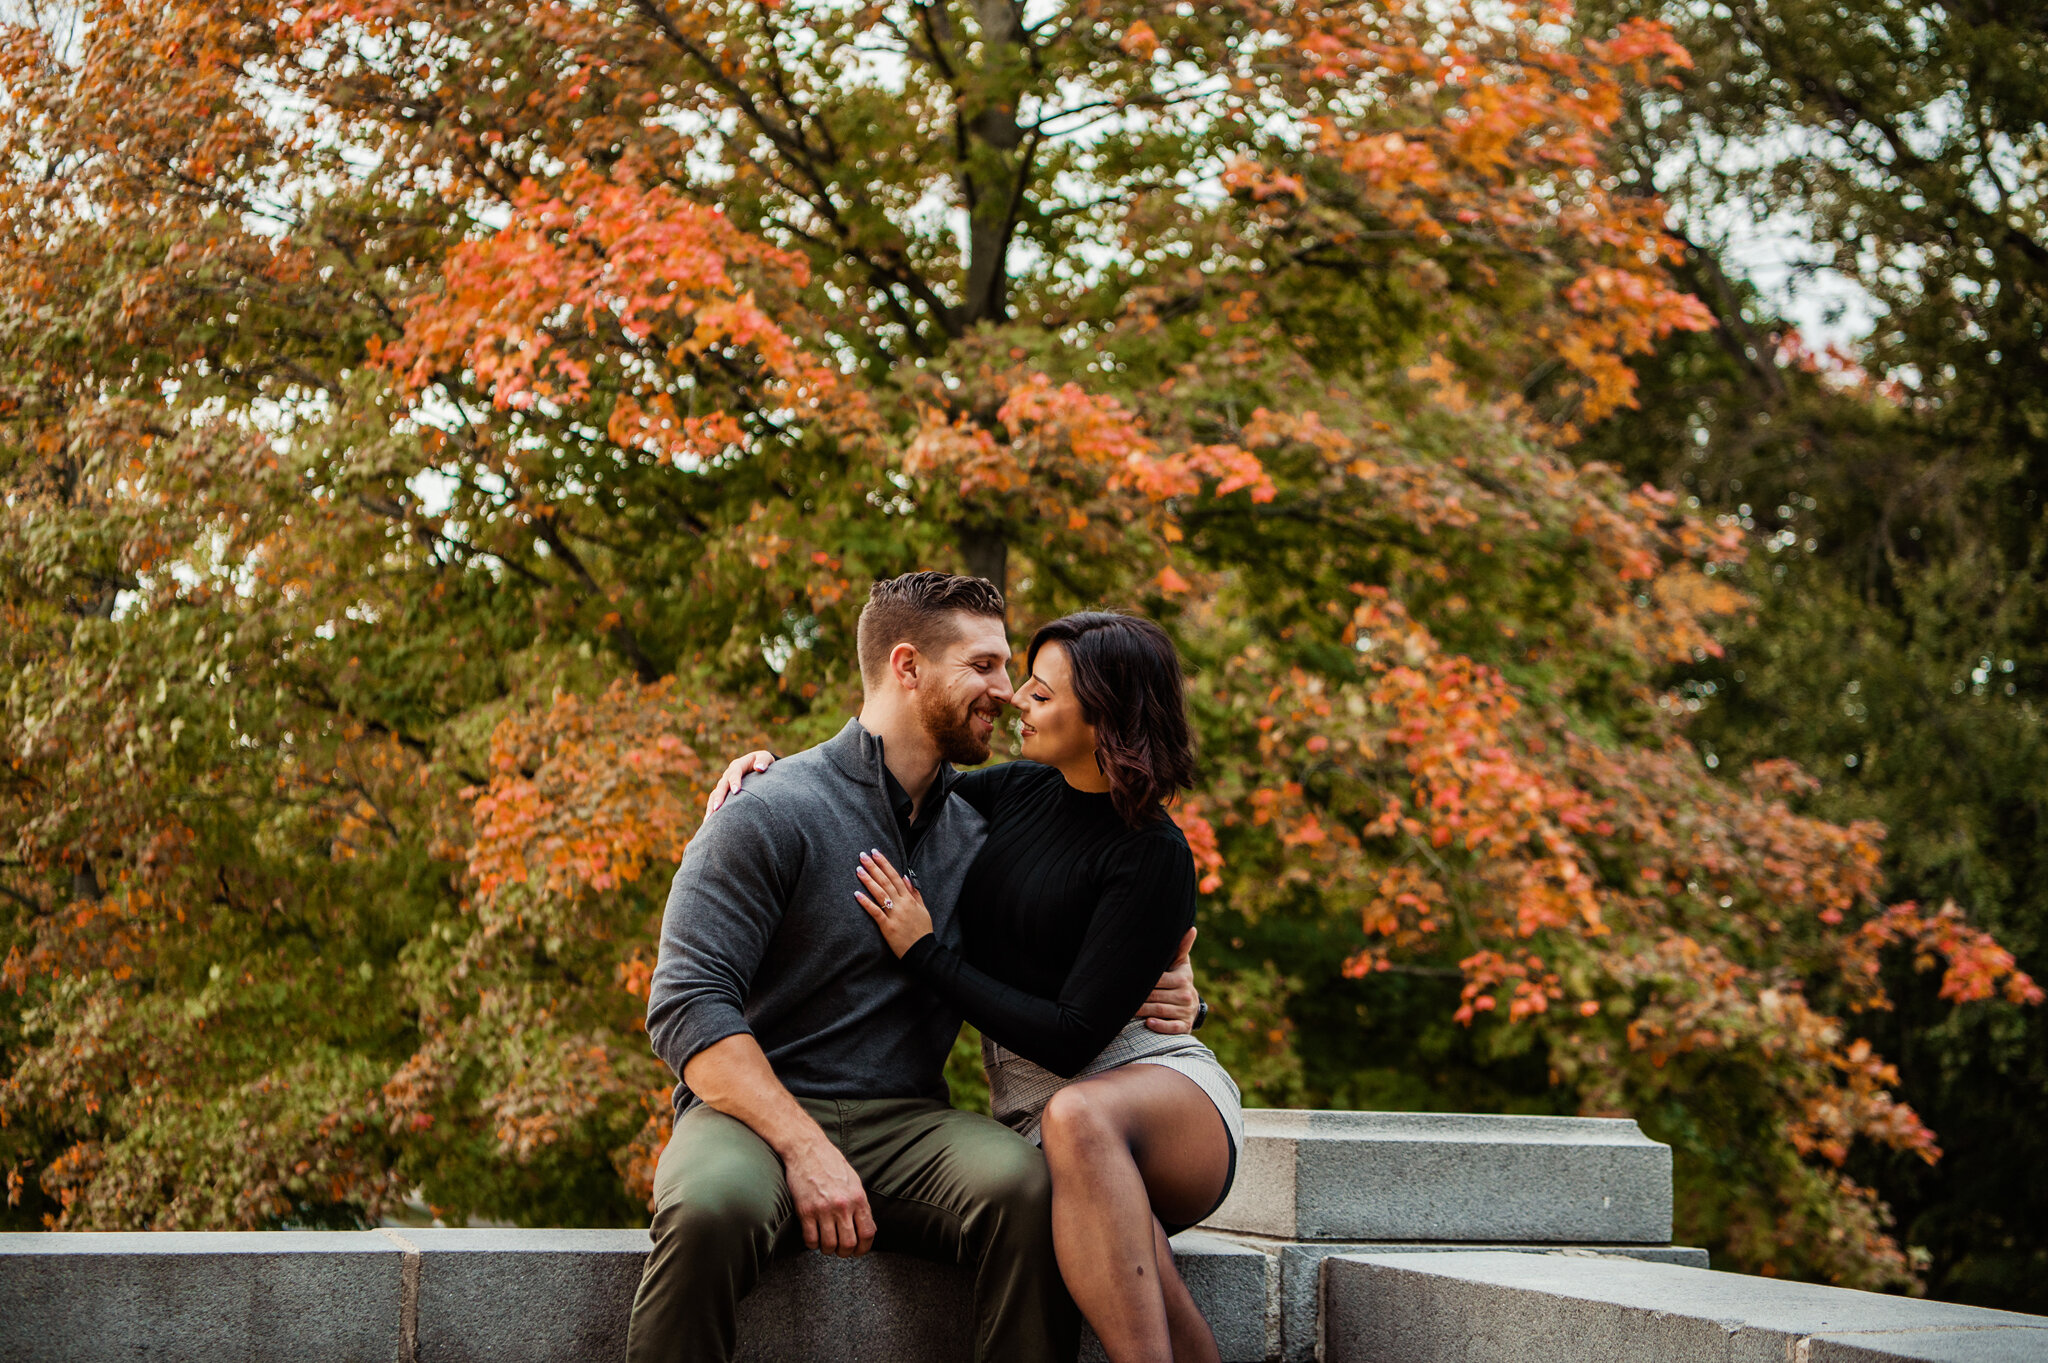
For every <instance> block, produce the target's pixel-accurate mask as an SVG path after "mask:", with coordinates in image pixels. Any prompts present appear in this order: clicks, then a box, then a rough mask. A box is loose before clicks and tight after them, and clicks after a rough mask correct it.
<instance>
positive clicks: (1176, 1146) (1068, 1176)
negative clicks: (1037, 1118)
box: [1041, 1065, 1230, 1363]
mask: <svg viewBox="0 0 2048 1363" xmlns="http://www.w3.org/2000/svg"><path fill="white" fill-rule="evenodd" d="M1041 1139H1042V1140H1043V1142H1044V1145H1045V1159H1046V1163H1047V1165H1048V1166H1049V1167H1050V1168H1051V1171H1052V1234H1053V1246H1054V1248H1055V1250H1056V1251H1057V1253H1058V1255H1059V1262H1060V1274H1061V1276H1062V1277H1064V1278H1065V1279H1066V1281H1067V1290H1068V1291H1070V1292H1072V1293H1073V1295H1074V1302H1075V1304H1076V1305H1078V1306H1079V1307H1080V1308H1081V1314H1082V1315H1084V1316H1086V1317H1087V1318H1088V1323H1089V1324H1090V1325H1092V1326H1094V1327H1095V1335H1096V1337H1097V1338H1098V1339H1100V1340H1101V1341H1102V1350H1103V1352H1104V1353H1105V1354H1107V1355H1108V1356H1109V1359H1110V1363H1216V1359H1217V1352H1216V1342H1215V1339H1214V1337H1213V1336H1212V1335H1211V1334H1210V1333H1209V1327H1208V1323H1207V1322H1206V1321H1204V1320H1203V1319H1202V1315H1201V1312H1200V1311H1199V1310H1198V1309H1196V1308H1195V1304H1194V1299H1193V1298H1192V1297H1190V1296H1189V1295H1188V1291H1187V1288H1186V1286H1185V1285H1184V1284H1183V1283H1182V1282H1181V1281H1180V1274H1179V1273H1178V1272H1177V1271H1176V1270H1175V1269H1174V1267H1173V1254H1172V1251H1171V1250H1170V1249H1169V1248H1168V1247H1167V1244H1166V1237H1165V1234H1164V1232H1163V1231H1162V1230H1161V1228H1160V1224H1159V1223H1160V1221H1161V1220H1165V1221H1172V1222H1175V1223H1177V1224H1178V1223H1185V1222H1190V1221H1194V1220H1197V1219H1199V1218H1200V1217H1202V1216H1204V1215H1206V1214H1207V1213H1208V1211H1209V1209H1210V1208H1211V1207H1213V1206H1215V1205H1216V1199H1217V1197H1218V1195H1219V1194H1221V1193H1222V1191H1223V1180H1224V1179H1225V1178H1226V1177H1228V1176H1229V1172H1230V1137H1229V1135H1228V1133H1227V1132H1226V1131H1225V1130H1224V1127H1223V1118H1222V1117H1221V1116H1219V1115H1218V1114H1217V1111H1216V1106H1215V1104H1214V1103H1212V1102H1210V1101H1209V1095H1208V1094H1206V1093H1204V1092H1202V1089H1201V1086H1200V1085H1198V1084H1196V1083H1195V1082H1194V1080H1192V1079H1189V1078H1188V1077H1187V1076H1186V1075H1183V1074H1178V1073H1176V1072H1174V1071H1173V1070H1170V1069H1167V1068H1166V1067H1164V1066H1162V1065H1126V1066H1124V1067H1123V1068H1122V1069H1117V1070H1112V1071H1110V1072H1109V1073H1108V1074H1100V1075H1097V1076H1095V1077H1094V1078H1092V1079H1084V1080H1082V1081H1081V1082H1080V1083H1077V1084H1069V1085H1068V1086H1067V1087H1066V1088H1063V1089H1061V1090H1060V1091H1059V1092H1058V1093H1056V1094H1054V1095H1053V1097H1052V1101H1051V1102H1050V1103H1047V1104H1046V1108H1045V1115H1044V1118H1043V1123H1042V1127H1041ZM1169 1280H1170V1281H1169Z"/></svg>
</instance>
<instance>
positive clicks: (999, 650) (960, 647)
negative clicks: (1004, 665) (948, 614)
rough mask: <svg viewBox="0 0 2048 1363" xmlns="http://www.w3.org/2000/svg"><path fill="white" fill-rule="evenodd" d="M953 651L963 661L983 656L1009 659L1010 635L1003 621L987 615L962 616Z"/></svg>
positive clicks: (970, 660) (974, 659)
mask: <svg viewBox="0 0 2048 1363" xmlns="http://www.w3.org/2000/svg"><path fill="white" fill-rule="evenodd" d="M951 652H952V653H953V654H954V655H955V656H956V657H958V658H959V659H961V660H962V661H963V662H973V661H976V660H979V659H981V658H998V659H1002V660H1004V661H1008V659H1009V657H1010V636H1009V632H1008V631H1007V630H1006V629H1004V627H1003V622H1002V621H1000V620H997V619H994V618H992V617H990V616H986V615H967V614H965V613H963V614H962V615H961V617H960V636H959V637H958V638H957V639H955V640H954V641H953V647H952V649H951Z"/></svg>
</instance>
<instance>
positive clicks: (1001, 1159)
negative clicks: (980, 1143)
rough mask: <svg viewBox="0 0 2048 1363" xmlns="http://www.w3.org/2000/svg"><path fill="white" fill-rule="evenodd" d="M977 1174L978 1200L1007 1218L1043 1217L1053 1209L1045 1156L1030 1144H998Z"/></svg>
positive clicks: (978, 1166) (1050, 1177) (1050, 1179)
mask: <svg viewBox="0 0 2048 1363" xmlns="http://www.w3.org/2000/svg"><path fill="white" fill-rule="evenodd" d="M975 1175H976V1176H975V1180H974V1191H975V1195H976V1200H977V1201H979V1202H980V1203H981V1204H982V1205H983V1206H985V1207H987V1208H989V1209H991V1210H993V1211H997V1212H1000V1213H1002V1214H1003V1215H1004V1216H1005V1217H1007V1218H1012V1219H1014V1218H1018V1217H1022V1218H1027V1219H1036V1218H1042V1217H1044V1216H1046V1215H1047V1213H1048V1211H1049V1210H1050V1208H1051V1206H1052V1175H1051V1173H1050V1172H1049V1171H1048V1170H1047V1169H1046V1167H1045V1156H1044V1155H1042V1154H1040V1153H1039V1151H1038V1148H1037V1147H1036V1146H1033V1145H1031V1144H1030V1143H1029V1142H1027V1141H1021V1140H1009V1141H1004V1142H1002V1143H1000V1144H999V1145H996V1146H995V1148H994V1149H992V1150H990V1151H989V1152H987V1154H986V1155H985V1156H984V1158H982V1159H981V1160H980V1161H978V1162H977V1168H976V1170H975Z"/></svg>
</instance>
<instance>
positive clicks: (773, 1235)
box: [626, 1098, 1081, 1363]
mask: <svg viewBox="0 0 2048 1363" xmlns="http://www.w3.org/2000/svg"><path fill="white" fill-rule="evenodd" d="M798 1101H799V1102H800V1103H802V1104H803V1107H804V1110H805V1111H806V1112H808V1113H810V1114H811V1116H812V1117H813V1118H815V1119H816V1120H817V1123H818V1125H819V1126H821V1127H823V1128H824V1129H825V1134H826V1135H827V1136H829V1137H830V1138H831V1140H832V1143H833V1144H834V1145H836V1146H838V1147H839V1150H840V1153H841V1154H843V1155H845V1156H846V1161H847V1163H848V1164H851V1165H852V1166H853V1171H854V1173H856V1174H857V1175H859V1176H860V1181H861V1186H862V1187H863V1188H864V1189H866V1190H867V1195H868V1206H869V1208H870V1209H871V1210H872V1211H873V1212H874V1217H875V1242H874V1247H875V1248H876V1249H880V1250H893V1251H897V1252H900V1253H905V1254H915V1255H919V1256H922V1257H923V1258H927V1259H936V1260H939V1261H940V1262H942V1263H951V1264H964V1265H966V1266H967V1267H969V1268H971V1269H972V1270H973V1271H974V1357H975V1359H976V1363H1073V1359H1074V1355H1075V1353H1076V1351H1077V1348H1078V1346H1079V1341H1080V1332H1081V1316H1080V1313H1079V1311H1077V1310H1076V1309H1075V1307H1074V1303H1073V1300H1072V1298H1070V1297H1069V1296H1068V1295H1067V1289H1066V1286H1065V1285H1064V1284H1063V1283H1062V1282H1061V1281H1060V1271H1059V1265H1058V1263H1057V1262H1055V1260H1054V1258H1053V1247H1052V1184H1051V1181H1050V1179H1049V1177H1048V1176H1047V1174H1046V1170H1045V1158H1044V1156H1043V1155H1041V1154H1040V1153H1039V1151H1038V1148H1037V1147H1036V1146H1034V1145H1032V1144H1031V1143H1030V1142H1029V1141H1027V1140H1025V1139H1024V1138H1023V1137H1022V1136H1019V1135H1018V1134H1017V1133H1016V1132H1014V1131H1011V1130H1010V1129H1009V1128H1008V1127H1005V1126H1001V1125H999V1124H998V1123H996V1122H993V1121H991V1120H989V1119H988V1118H987V1117H983V1116H979V1115H977V1114H975V1113H971V1112H959V1111H956V1110H954V1109H953V1108H949V1107H947V1106H945V1105H944V1104H943V1103H936V1102H929V1101H926V1100H923V1099H916V1098H909V1099H870V1100H860V1101H854V1100H845V1101H839V1100H827V1099H811V1098H804V1099H799V1100H798ZM654 1199H655V1212H654V1252H653V1253H651V1254H650V1255H648V1257H647V1268H646V1270H645V1271H644V1272H643V1273H642V1274H641V1278H640V1290H639V1292H638V1294H636V1295H635V1297H634V1299H633V1322H632V1326H631V1329H630V1331H629V1333H628V1335H627V1343H626V1357H627V1360H628V1363H727V1361H728V1360H730V1359H731V1358H732V1357H733V1353H734V1349H735V1345H736V1339H735V1335H736V1326H735V1320H734V1318H735V1314H736V1311H737V1309H738V1306H739V1301H740V1298H742V1297H744V1296H746V1295H747V1293H748V1292H750V1291H752V1290H753V1288H754V1284H755V1283H756V1282H758V1281H759V1280H760V1277H761V1273H762V1271H763V1270H764V1269H766V1268H767V1266H768V1264H769V1263H770V1262H771V1261H772V1260H773V1259H774V1258H775V1257H776V1256H777V1255H781V1254H792V1253H802V1252H805V1251H804V1241H803V1225H802V1223H801V1222H800V1221H798V1219H797V1216H796V1205H795V1203H794V1201H793V1200H792V1199H791V1197H790V1194H789V1187H788V1185H787V1184H786V1183H785V1182H784V1181H783V1177H782V1161H781V1160H779V1159H778V1158H776V1155H775V1152H774V1151H773V1150H771V1149H769V1148H768V1143H767V1142H766V1141H763V1140H762V1139H761V1138H760V1137H759V1136H757V1135H755V1134H754V1132H753V1130H752V1128H750V1127H748V1126H747V1125H746V1124H745V1123H744V1122H741V1121H738V1120H737V1119H735V1118H732V1117H728V1116H726V1115H725V1114H724V1113H722V1112H715V1111H713V1110H712V1109H711V1108H709V1107H706V1106H705V1105H703V1104H701V1103H700V1104H698V1105H697V1106H696V1107H693V1108H691V1109H690V1110H689V1111H688V1112H686V1113H684V1114H683V1116H682V1118H681V1120H679V1121H678V1122H677V1123H676V1129H675V1134H674V1135H673V1136H671V1137H670V1138H669V1143H668V1148H667V1149H666V1150H664V1151H662V1154H661V1162H660V1164H659V1165H657V1166H656V1169H655V1174H654Z"/></svg>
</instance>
